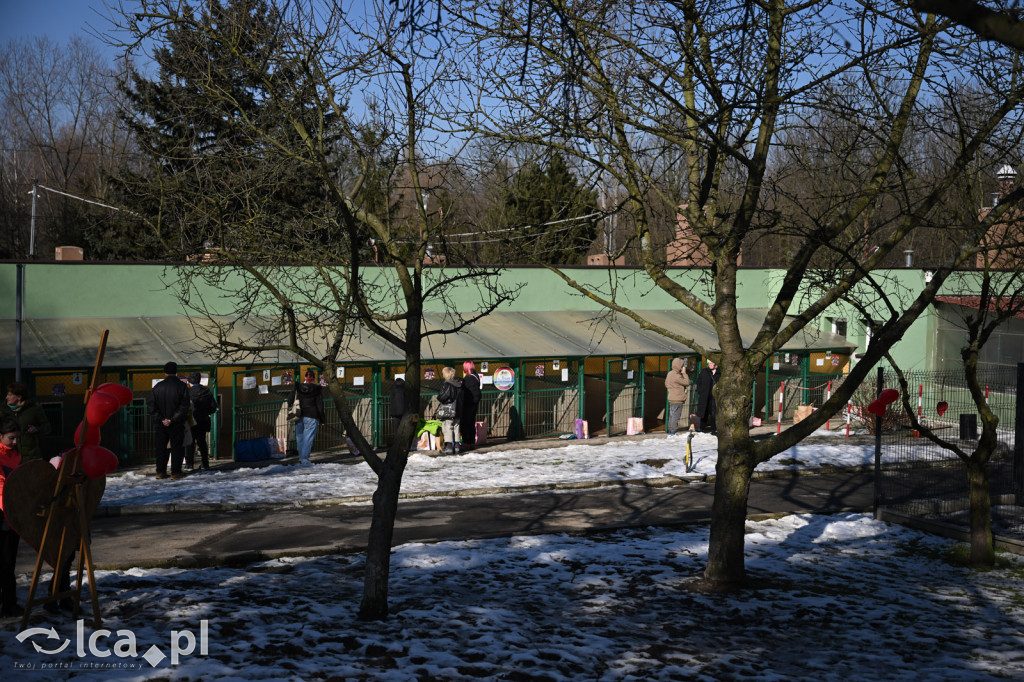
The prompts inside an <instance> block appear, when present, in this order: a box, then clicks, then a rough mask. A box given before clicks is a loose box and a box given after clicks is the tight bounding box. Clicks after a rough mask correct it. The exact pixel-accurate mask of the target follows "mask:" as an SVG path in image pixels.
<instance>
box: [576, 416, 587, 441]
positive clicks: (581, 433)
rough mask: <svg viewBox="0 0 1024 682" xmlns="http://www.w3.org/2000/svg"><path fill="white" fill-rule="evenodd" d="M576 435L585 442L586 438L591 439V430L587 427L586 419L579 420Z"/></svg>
mask: <svg viewBox="0 0 1024 682" xmlns="http://www.w3.org/2000/svg"><path fill="white" fill-rule="evenodd" d="M574 434H575V436H576V438H577V439H579V440H583V439H584V438H590V429H589V428H588V426H587V420H586V419H577V420H576V428H575V430H574Z"/></svg>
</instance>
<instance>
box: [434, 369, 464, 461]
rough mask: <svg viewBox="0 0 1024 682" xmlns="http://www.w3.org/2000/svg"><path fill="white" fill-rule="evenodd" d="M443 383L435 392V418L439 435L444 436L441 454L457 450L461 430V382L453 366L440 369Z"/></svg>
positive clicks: (453, 452) (452, 452)
mask: <svg viewBox="0 0 1024 682" xmlns="http://www.w3.org/2000/svg"><path fill="white" fill-rule="evenodd" d="M441 376H442V377H443V378H444V383H443V384H441V390H439V391H438V392H437V402H438V403H439V405H438V406H437V413H436V414H435V415H434V418H435V419H439V420H441V435H442V436H443V437H444V448H443V449H442V450H441V452H442V454H455V453H457V452H458V451H459V440H460V439H459V436H460V431H461V424H460V422H461V415H462V414H463V412H462V405H461V403H462V399H463V396H464V395H465V394H464V393H463V390H462V389H463V383H464V382H462V381H459V380H458V379H456V378H455V368H454V367H445V368H444V369H442V370H441Z"/></svg>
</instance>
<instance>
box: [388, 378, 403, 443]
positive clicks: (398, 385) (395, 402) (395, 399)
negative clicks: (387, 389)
mask: <svg viewBox="0 0 1024 682" xmlns="http://www.w3.org/2000/svg"><path fill="white" fill-rule="evenodd" d="M405 403H406V400H405V379H403V378H402V377H398V378H397V379H395V383H393V384H391V418H392V419H394V420H395V433H398V425H399V424H401V423H402V417H403V416H404V415H405Z"/></svg>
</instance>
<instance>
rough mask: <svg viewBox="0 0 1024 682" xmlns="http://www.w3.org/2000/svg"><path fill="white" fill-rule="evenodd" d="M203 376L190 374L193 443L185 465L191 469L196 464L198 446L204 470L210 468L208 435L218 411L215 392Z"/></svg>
mask: <svg viewBox="0 0 1024 682" xmlns="http://www.w3.org/2000/svg"><path fill="white" fill-rule="evenodd" d="M202 380H203V376H202V375H201V374H200V373H199V372H192V373H191V374H189V375H188V395H189V398H190V399H191V400H192V418H193V420H194V421H195V425H194V426H193V427H192V445H190V446H189V448H188V451H187V452H186V454H185V465H186V466H187V467H188V468H189V469H191V468H193V467H194V466H195V460H196V448H197V447H198V448H199V456H200V458H201V461H202V468H203V471H209V470H210V444H209V442H208V440H207V436H208V435H209V434H210V429H211V428H212V427H213V421H212V418H213V415H214V413H215V412H217V399H216V398H214V397H213V392H211V391H210V389H208V388H207V387H206V386H203V384H202Z"/></svg>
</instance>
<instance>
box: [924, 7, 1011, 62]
mask: <svg viewBox="0 0 1024 682" xmlns="http://www.w3.org/2000/svg"><path fill="white" fill-rule="evenodd" d="M910 4H911V6H912V7H914V8H915V9H917V10H918V11H920V12H933V13H935V14H939V15H942V16H944V17H948V18H950V19H952V20H953V21H955V22H956V23H958V24H960V25H961V26H963V27H965V28H967V29H969V30H971V31H973V32H974V33H977V34H978V36H980V37H981V38H985V39H987V40H995V41H997V42H1000V43H1002V44H1003V45H1006V46H1008V47H1012V48H1014V49H1017V50H1024V21H1022V20H1021V8H1020V7H1019V6H1015V5H1016V3H1014V4H1008V3H1003V2H978V0H911V2H910Z"/></svg>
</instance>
